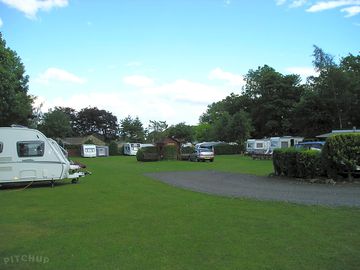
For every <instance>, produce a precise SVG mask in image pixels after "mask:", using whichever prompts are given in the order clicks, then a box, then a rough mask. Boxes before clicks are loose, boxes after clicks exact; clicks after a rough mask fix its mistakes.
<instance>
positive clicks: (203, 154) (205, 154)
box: [189, 148, 215, 162]
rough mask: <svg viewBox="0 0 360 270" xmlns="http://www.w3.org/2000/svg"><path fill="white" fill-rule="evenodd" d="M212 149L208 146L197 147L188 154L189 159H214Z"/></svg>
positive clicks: (211, 160)
mask: <svg viewBox="0 0 360 270" xmlns="http://www.w3.org/2000/svg"><path fill="white" fill-rule="evenodd" d="M214 156H215V155H214V151H213V150H211V149H208V148H197V149H195V152H194V153H192V154H190V156H189V160H190V161H197V162H199V161H206V160H209V161H210V162H213V161H214Z"/></svg>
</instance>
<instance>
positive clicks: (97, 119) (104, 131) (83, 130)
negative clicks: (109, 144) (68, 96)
mask: <svg viewBox="0 0 360 270" xmlns="http://www.w3.org/2000/svg"><path fill="white" fill-rule="evenodd" d="M77 125H78V128H79V134H80V135H90V134H94V133H95V134H98V135H101V136H103V137H104V139H105V140H106V141H110V140H113V139H115V138H116V137H117V135H118V130H119V126H118V123H117V118H116V116H114V115H113V114H112V113H111V112H108V111H105V110H99V109H98V108H96V107H93V108H91V107H88V108H84V109H82V110H81V111H80V112H78V114H77Z"/></svg>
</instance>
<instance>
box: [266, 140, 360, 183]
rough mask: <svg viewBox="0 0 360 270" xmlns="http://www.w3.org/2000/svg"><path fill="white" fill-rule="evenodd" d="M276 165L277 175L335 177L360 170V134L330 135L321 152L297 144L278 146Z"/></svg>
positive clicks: (350, 178)
mask: <svg viewBox="0 0 360 270" xmlns="http://www.w3.org/2000/svg"><path fill="white" fill-rule="evenodd" d="M273 165H274V171H275V174H276V175H285V176H289V177H300V178H305V179H306V178H316V177H319V176H327V177H329V178H332V179H334V180H337V179H338V176H339V175H347V177H348V180H349V181H351V180H352V176H353V174H354V173H355V172H356V173H359V167H358V166H360V134H338V135H334V136H331V137H329V138H327V140H326V143H325V145H324V147H323V149H322V151H321V152H319V151H316V150H300V149H295V148H282V149H275V150H274V153H273Z"/></svg>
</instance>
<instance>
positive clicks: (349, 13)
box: [341, 6, 360, 18]
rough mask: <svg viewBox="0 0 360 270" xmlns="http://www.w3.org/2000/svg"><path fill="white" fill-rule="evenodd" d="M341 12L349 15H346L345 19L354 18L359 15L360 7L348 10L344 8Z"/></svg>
mask: <svg viewBox="0 0 360 270" xmlns="http://www.w3.org/2000/svg"><path fill="white" fill-rule="evenodd" d="M341 12H345V13H347V14H346V15H345V17H347V18H348V17H352V16H355V15H358V14H359V13H360V6H352V7H347V8H343V9H341Z"/></svg>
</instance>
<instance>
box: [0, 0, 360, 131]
mask: <svg viewBox="0 0 360 270" xmlns="http://www.w3.org/2000/svg"><path fill="white" fill-rule="evenodd" d="M0 31H1V32H2V34H3V38H4V39H5V40H6V42H7V46H9V47H10V48H11V49H13V50H15V51H16V52H17V54H18V55H19V56H20V58H21V60H22V62H23V63H24V65H25V68H26V74H27V75H29V77H30V82H29V94H31V95H34V96H36V97H37V99H36V102H35V106H39V105H40V104H42V111H43V112H46V111H47V110H48V109H50V108H54V107H55V106H68V107H72V108H74V109H76V110H81V109H82V108H85V107H89V106H91V107H97V108H99V109H104V110H107V111H110V112H111V113H113V114H114V115H115V116H117V118H118V119H119V120H120V119H124V118H125V117H127V116H128V115H130V116H132V117H136V116H138V117H139V119H140V120H141V121H142V123H143V124H144V126H145V127H146V126H147V125H148V124H149V120H156V121H166V122H167V123H168V124H177V123H180V122H185V123H186V124H189V125H195V124H197V123H198V121H199V117H200V115H201V114H202V113H204V112H205V111H206V109H207V106H208V105H209V104H211V103H213V102H217V101H219V100H221V99H223V98H225V97H226V96H228V95H229V94H230V93H232V92H233V93H235V94H240V93H241V90H242V86H243V85H244V75H246V74H247V73H248V71H249V70H250V69H254V70H255V69H257V68H258V67H260V66H264V65H269V66H271V67H273V68H274V69H275V70H276V71H278V72H281V73H282V74H299V75H300V76H302V78H304V80H305V78H306V77H307V76H309V75H315V71H314V69H313V66H312V60H313V57H312V53H313V45H317V46H318V47H320V48H322V49H323V50H324V51H325V52H327V53H330V54H332V55H334V56H335V59H337V60H339V59H340V58H341V57H344V56H347V55H348V54H349V53H351V54H354V55H358V54H359V52H360V46H359V45H360V0H338V1H335V0H332V1H327V0H322V1H316V0H314V1H312V0H192V1H191V0H152V1H150V0H107V1H98V0H42V1H40V0H0Z"/></svg>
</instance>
